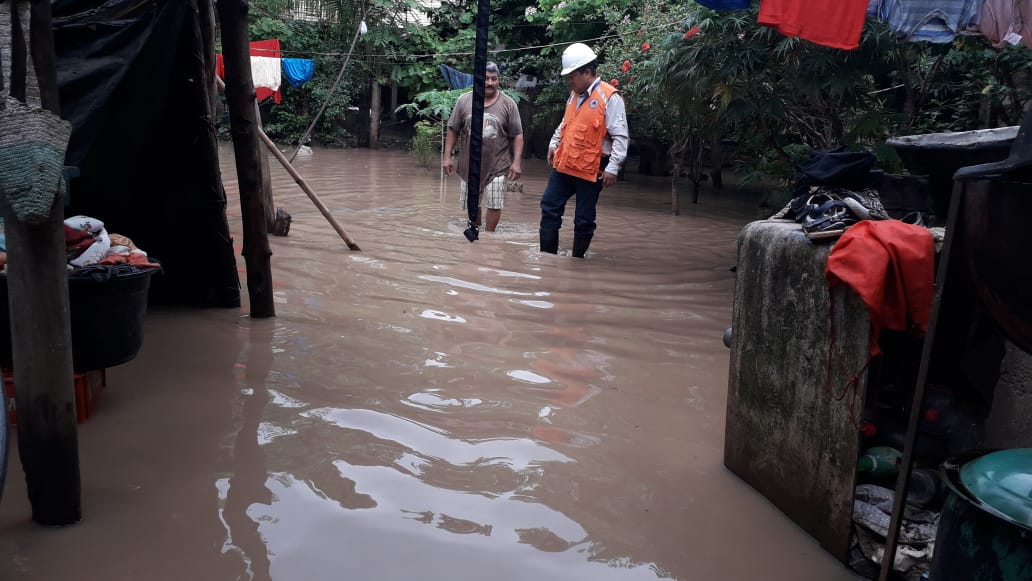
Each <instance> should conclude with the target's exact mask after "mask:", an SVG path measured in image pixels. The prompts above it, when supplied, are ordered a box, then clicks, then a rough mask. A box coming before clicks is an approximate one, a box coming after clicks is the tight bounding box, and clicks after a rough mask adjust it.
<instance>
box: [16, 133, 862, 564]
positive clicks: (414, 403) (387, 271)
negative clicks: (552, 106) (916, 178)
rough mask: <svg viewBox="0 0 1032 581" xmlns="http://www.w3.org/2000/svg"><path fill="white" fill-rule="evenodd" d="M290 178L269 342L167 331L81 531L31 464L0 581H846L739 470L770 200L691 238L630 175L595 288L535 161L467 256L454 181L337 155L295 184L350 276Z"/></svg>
mask: <svg viewBox="0 0 1032 581" xmlns="http://www.w3.org/2000/svg"><path fill="white" fill-rule="evenodd" d="M222 154H223V162H222V163H223V174H224V178H225V182H226V187H227V190H228V191H229V194H230V199H231V202H230V209H229V211H230V220H231V224H232V225H233V228H234V231H235V232H237V234H236V240H237V243H238V246H239V243H240V241H241V237H240V235H239V231H240V226H239V215H240V210H239V203H238V201H237V198H236V181H235V171H234V170H233V165H232V163H233V162H232V155H231V151H230V150H229V149H228V148H227V149H223V150H222ZM273 164H274V165H273V181H274V189H275V193H276V203H277V205H278V206H282V207H284V208H285V209H287V210H288V211H289V212H290V213H291V214H292V215H293V218H294V222H293V226H292V229H291V231H290V236H289V237H287V238H273V239H272V248H273V252H274V253H275V254H274V256H273V258H272V264H273V270H274V282H275V289H276V291H275V300H276V309H277V315H278V316H277V317H276V318H274V319H266V320H251V319H250V318H249V317H248V316H247V307H246V304H245V307H244V308H243V309H241V310H240V311H237V310H207V311H197V310H169V309H152V311H151V312H150V313H149V314H148V317H147V321H146V338H145V341H144V346H143V349H142V351H141V352H140V355H139V357H138V358H137V359H135V360H134V361H132V362H130V363H128V364H125V365H122V366H120V367H116V368H112V369H109V370H108V372H107V382H108V385H107V388H106V390H105V391H104V393H103V394H102V396H101V398H100V400H99V401H98V402H97V407H96V410H95V415H94V416H93V417H91V418H90V419H89V420H88V421H86V422H85V423H84V424H82V425H81V427H80V431H79V438H80V451H81V472H82V491H83V507H84V508H83V512H84V519H83V521H82V522H81V523H80V524H78V525H75V526H71V527H64V528H44V527H41V526H38V525H35V524H33V523H32V522H31V521H30V519H29V507H28V503H27V500H26V494H25V485H24V478H23V475H22V473H21V469H20V463H19V462H18V460H17V457H16V455H15V456H14V457H12V464H11V470H10V473H9V477H8V484H7V488H6V490H5V491H4V494H3V499H2V503H0V579H4V580H36V579H40V580H51V579H89V580H92V579H97V580H113V579H118V580H122V579H132V580H166V579H167V580H182V579H193V580H208V579H211V580H223V579H225V580H236V579H254V580H268V579H275V580H287V581H293V580H323V579H325V580H343V579H349V580H351V579H354V580H369V581H378V580H383V581H395V580H398V581H401V580H409V579H428V580H456V581H458V580H483V579H490V580H492V581H507V580H514V581H515V580H525V579H543V580H571V581H582V580H583V581H587V580H590V581H595V580H600V581H609V580H614V581H624V580H628V581H630V580H643V579H657V578H662V579H681V580H725V579H727V580H753V579H756V580H760V579H762V580H810V579H813V580H837V579H852V578H853V576H852V575H850V574H849V572H848V571H847V570H846V569H845V568H844V567H842V566H841V565H840V564H839V563H838V562H837V561H835V560H834V559H832V558H831V557H830V556H829V555H828V554H827V553H826V552H825V551H824V550H823V549H821V548H820V547H819V545H818V544H817V543H816V542H815V541H813V540H812V539H811V538H810V537H809V536H808V535H807V534H806V533H804V532H802V531H801V530H800V529H799V528H797V527H796V526H795V525H794V524H793V523H792V522H791V521H789V520H788V519H787V518H786V517H785V516H784V515H783V514H782V513H781V512H779V511H778V510H777V509H776V508H774V507H773V506H772V505H771V504H770V503H769V502H768V501H766V499H764V498H763V497H762V496H761V495H759V494H758V493H756V492H755V491H754V490H753V489H752V488H750V487H749V486H748V485H746V484H744V483H743V482H742V481H741V480H739V479H738V478H737V477H735V476H734V475H733V474H731V473H730V472H729V471H728V470H727V469H725V468H724V467H723V465H722V456H723V440H724V413H725V405H726V392H727V371H728V357H729V351H728V350H727V349H726V348H725V347H724V346H723V344H722V343H721V336H722V334H723V330H724V328H725V327H727V326H728V324H729V321H730V317H731V312H730V310H731V294H732V289H733V285H734V274H733V273H732V272H730V271H729V267H730V266H731V265H732V264H733V263H734V252H735V250H734V245H733V243H734V239H735V236H736V235H737V233H738V232H739V230H740V229H741V228H742V226H743V225H744V224H746V223H747V222H748V221H749V220H750V219H751V217H753V216H754V214H755V211H754V208H755V199H754V198H751V197H748V196H742V195H735V194H734V193H731V192H725V193H722V194H720V195H714V194H712V193H710V192H709V191H706V192H704V195H703V197H702V201H701V204H700V205H698V206H691V205H690V204H686V206H687V207H685V208H683V213H682V215H680V216H673V215H671V214H670V212H669V181H668V180H667V179H662V178H647V177H642V176H637V175H634V174H630V175H629V176H628V179H627V180H626V181H622V182H620V183H619V184H618V185H616V186H614V187H613V188H610V189H607V190H606V191H605V192H604V193H603V195H602V199H601V202H600V204H599V210H598V215H599V219H598V223H599V227H598V231H597V233H596V237H595V241H594V243H593V244H592V246H591V250H590V251H589V254H588V257H587V259H586V260H579V259H573V258H571V257H570V256H569V255H568V254H569V251H568V248H569V245H570V243H571V236H572V228H571V227H566V228H564V229H563V230H562V242H561V251H560V255H559V256H552V255H542V254H539V253H538V250H537V220H538V215H539V213H538V208H537V202H538V199H539V198H540V194H541V191H542V190H543V188H544V184H545V179H546V177H547V173H546V168H545V165H544V162H542V161H538V160H528V161H527V163H526V165H525V170H526V171H525V173H526V175H525V176H524V178H523V179H522V182H523V191H522V192H513V193H510V194H509V195H508V197H507V199H506V207H505V209H504V211H503V214H502V225H501V226H500V228H499V231H498V232H496V233H493V234H492V233H481V239H480V240H479V241H478V242H476V243H474V244H470V243H468V242H467V241H466V239H465V238H464V237H463V235H462V230H463V228H464V218H463V217H462V215H463V212H462V211H461V210H460V209H459V208H458V181H457V180H456V179H455V178H454V177H452V178H450V179H448V180H446V181H444V182H443V183H442V181H441V179H440V175H439V173H438V171H436V170H434V171H428V170H426V169H422V168H419V167H418V166H417V165H416V163H415V161H414V158H413V157H411V156H409V155H407V154H405V153H401V152H372V151H368V150H345V151H330V150H316V152H315V155H314V156H312V157H302V158H299V159H298V161H297V164H296V165H297V167H298V168H299V170H300V171H301V172H302V173H303V175H304V176H306V178H307V179H308V180H309V182H310V184H311V185H312V187H313V188H314V189H315V191H316V192H318V193H319V194H320V196H321V197H322V199H323V201H324V202H325V203H326V204H327V205H328V206H329V207H330V208H331V210H332V211H333V213H334V215H335V216H336V217H337V219H338V220H339V221H340V222H341V223H342V224H343V226H344V228H345V230H347V232H348V234H349V235H350V236H351V237H352V238H354V239H355V241H356V242H358V243H359V244H360V245H361V247H362V252H350V251H348V250H347V248H346V246H345V245H344V243H343V242H342V241H341V240H340V239H339V238H338V237H337V235H336V234H335V233H334V231H333V230H332V229H331V228H330V227H329V225H328V224H327V223H326V221H325V220H324V219H323V217H322V216H321V215H320V214H319V213H318V212H317V210H316V209H315V207H314V206H313V205H312V204H311V203H310V202H309V201H308V199H307V198H306V197H305V196H304V194H303V193H302V192H301V191H300V190H299V189H298V188H297V187H296V186H295V185H294V183H293V181H292V180H291V179H290V178H289V177H288V176H287V174H286V173H285V172H284V171H283V170H282V168H279V167H277V166H276V165H275V160H273ZM568 214H569V218H571V219H572V204H571V207H570V211H569V212H568ZM100 218H103V217H102V216H101V217H100ZM570 226H572V224H570ZM185 234H188V233H185ZM564 252H565V255H564V254H563V253H564ZM239 262H240V264H241V269H242V268H243V261H242V259H241V260H240V261H239ZM244 295H245V297H244V298H245V303H246V291H245V292H244ZM15 449H16V448H15V447H13V446H12V452H13V451H14V450H15Z"/></svg>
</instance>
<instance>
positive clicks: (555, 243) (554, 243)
mask: <svg viewBox="0 0 1032 581" xmlns="http://www.w3.org/2000/svg"><path fill="white" fill-rule="evenodd" d="M539 232H540V235H541V252H547V253H549V254H558V253H559V231H558V230H540V231H539Z"/></svg>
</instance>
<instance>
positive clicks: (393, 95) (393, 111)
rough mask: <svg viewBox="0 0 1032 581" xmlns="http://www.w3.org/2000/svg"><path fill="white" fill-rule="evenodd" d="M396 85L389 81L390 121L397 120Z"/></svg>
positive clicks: (394, 82)
mask: <svg viewBox="0 0 1032 581" xmlns="http://www.w3.org/2000/svg"><path fill="white" fill-rule="evenodd" d="M397 111H398V83H397V82H396V81H391V112H390V115H391V121H392V122H393V121H397V120H398V112H397Z"/></svg>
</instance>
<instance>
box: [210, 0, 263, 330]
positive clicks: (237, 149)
mask: <svg viewBox="0 0 1032 581" xmlns="http://www.w3.org/2000/svg"><path fill="white" fill-rule="evenodd" d="M248 10H249V6H248V3H247V2H246V1H245V0H218V13H219V22H221V24H222V55H223V58H224V59H225V61H226V103H227V105H228V107H229V118H230V133H231V134H232V136H233V153H234V156H235V158H236V170H237V182H238V183H239V185H240V210H241V217H242V220H243V227H244V228H243V229H244V250H243V256H244V262H245V263H246V265H247V295H248V297H250V302H251V316H252V317H256V318H259V317H274V316H276V307H275V304H274V303H273V299H272V266H271V262H270V257H271V256H272V249H271V248H270V247H269V234H268V230H267V228H266V224H265V208H264V207H263V206H264V204H263V200H262V197H261V187H262V175H261V173H262V172H261V159H260V156H261V155H263V154H262V152H261V149H260V146H259V144H258V131H257V119H255V105H254V83H253V81H252V80H251V50H250V42H249V39H248V34H247V13H248Z"/></svg>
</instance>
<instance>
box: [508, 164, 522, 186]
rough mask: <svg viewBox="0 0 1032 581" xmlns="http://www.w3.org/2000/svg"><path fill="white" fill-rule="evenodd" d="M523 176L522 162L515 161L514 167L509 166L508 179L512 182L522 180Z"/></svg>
mask: <svg viewBox="0 0 1032 581" xmlns="http://www.w3.org/2000/svg"><path fill="white" fill-rule="evenodd" d="M522 174H523V168H522V167H521V164H520V161H519V160H516V161H513V162H512V165H510V166H509V174H508V175H507V176H506V177H508V178H509V181H510V182H514V181H516V180H518V179H520V176H521V175H522Z"/></svg>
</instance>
